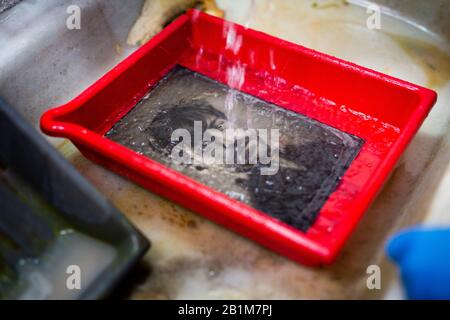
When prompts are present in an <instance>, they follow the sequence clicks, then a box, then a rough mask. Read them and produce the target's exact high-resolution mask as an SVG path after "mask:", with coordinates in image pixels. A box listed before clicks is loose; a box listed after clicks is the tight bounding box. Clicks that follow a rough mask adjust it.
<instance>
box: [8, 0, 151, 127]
mask: <svg viewBox="0 0 450 320" xmlns="http://www.w3.org/2000/svg"><path fill="white" fill-rule="evenodd" d="M142 3H143V1H142V0H129V1H127V2H126V5H124V2H123V1H121V0H77V1H73V0H40V1H33V0H22V1H21V2H20V3H18V4H17V5H15V6H14V7H12V8H11V9H9V10H7V11H5V12H3V13H2V14H0V46H1V48H2V49H1V50H0V96H3V97H4V98H5V99H7V100H8V101H9V102H10V103H11V104H12V105H14V106H16V107H17V108H19V110H20V111H21V112H22V113H23V114H24V115H25V116H26V118H27V119H28V120H29V121H30V122H31V123H33V124H34V125H36V126H37V125H38V122H39V117H40V115H41V114H42V112H43V111H44V110H47V109H49V108H50V107H51V106H56V105H59V104H62V103H64V102H66V101H68V100H69V99H71V98H73V97H75V96H76V95H77V94H78V93H79V92H81V91H82V90H83V89H85V88H86V87H87V86H88V85H89V84H91V83H92V82H93V81H94V80H96V79H98V78H99V77H100V76H101V75H102V74H104V73H105V71H106V70H108V69H110V68H112V67H113V66H114V65H115V64H116V63H117V62H119V61H120V60H122V59H123V58H124V57H125V56H127V55H128V54H129V53H131V52H132V51H133V50H135V48H133V47H129V46H127V45H126V41H125V40H126V37H127V34H128V32H129V30H130V28H131V26H132V25H133V23H134V21H135V20H136V19H137V17H138V15H139V12H140V10H141V7H142ZM74 4H75V5H77V6H79V7H80V9H81V29H80V30H77V29H74V30H69V28H67V25H66V21H67V19H68V18H69V17H70V13H67V9H68V7H69V6H70V5H74Z"/></svg>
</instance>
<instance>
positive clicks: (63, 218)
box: [0, 98, 149, 299]
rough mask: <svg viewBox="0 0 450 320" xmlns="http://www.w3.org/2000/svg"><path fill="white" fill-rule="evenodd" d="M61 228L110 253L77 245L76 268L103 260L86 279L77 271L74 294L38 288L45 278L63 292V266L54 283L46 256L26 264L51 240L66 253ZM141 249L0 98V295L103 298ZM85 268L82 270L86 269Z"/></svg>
mask: <svg viewBox="0 0 450 320" xmlns="http://www.w3.org/2000/svg"><path fill="white" fill-rule="evenodd" d="M6 176H8V177H9V178H7V179H6V178H5V177H6ZM10 177H14V179H15V180H10ZM10 181H15V182H14V183H13V184H14V186H12V187H11V182H10ZM18 181H19V182H18ZM16 182H17V183H18V185H19V187H18V186H17V183H16ZM43 208H44V209H43ZM68 232H73V234H77V235H82V236H83V238H82V239H92V243H95V244H97V243H98V244H100V243H101V245H102V246H104V247H105V248H106V247H108V248H111V252H113V253H114V254H112V255H111V257H110V259H108V260H103V261H101V259H102V254H100V255H96V254H95V251H92V252H91V255H90V256H89V257H90V259H88V258H86V257H87V256H86V254H85V253H84V252H83V251H82V248H88V249H89V250H90V249H93V248H89V246H86V243H84V244H83V245H84V247H83V246H79V248H78V250H81V251H80V252H78V253H77V255H75V256H76V257H78V258H80V257H83V259H84V260H83V261H78V262H82V265H83V266H84V264H86V265H88V264H92V263H97V262H102V263H104V265H102V267H101V268H99V269H98V270H97V269H96V270H97V272H96V274H95V275H93V274H90V275H89V277H87V278H83V276H84V271H86V270H83V269H81V270H80V271H81V274H80V275H81V286H82V287H81V288H80V290H79V291H78V292H77V291H75V292H71V293H70V294H68V295H66V294H64V295H61V296H58V295H56V296H55V294H51V293H48V292H47V295H46V293H45V290H44V289H45V288H43V287H45V286H46V285H48V284H49V283H50V285H51V286H53V287H52V290H53V291H51V292H52V293H55V292H56V291H61V290H63V291H62V292H64V293H67V292H66V291H64V290H68V288H67V287H66V288H59V287H56V286H59V285H66V284H67V282H66V281H64V280H65V278H66V277H67V278H68V277H69V276H70V275H71V269H67V274H65V273H66V269H64V274H63V273H62V272H60V274H59V275H58V276H63V277H62V278H60V280H61V279H62V280H63V281H62V282H61V284H56V283H54V284H52V283H51V279H53V278H54V277H56V276H55V275H52V272H57V270H54V268H56V265H59V266H60V267H61V266H62V264H61V263H63V262H61V261H59V260H57V259H58V257H56V258H55V257H53V258H51V257H50V256H49V257H50V258H49V259H47V260H45V261H44V260H42V261H41V263H44V262H45V264H46V265H47V267H46V268H44V269H45V270H47V271H45V270H44V269H39V268H38V269H39V270H40V271H39V272H36V270H35V269H36V268H35V266H34V265H33V263H36V264H38V263H39V261H40V259H43V258H42V256H43V255H45V254H48V250H49V248H53V246H54V247H55V248H57V246H56V245H55V243H56V241H58V239H65V240H64V241H61V242H60V243H62V244H63V246H62V247H60V248H59V249H58V250H59V252H60V253H59V254H60V255H62V256H65V257H70V256H72V257H74V256H73V255H71V252H70V250H71V249H70V248H71V246H70V245H69V244H68V242H67V239H68V238H61V237H63V234H67V233H68ZM76 239H79V238H76ZM70 241H72V240H70ZM70 241H69V242H70ZM74 243H75V244H76V242H74ZM87 243H89V244H90V243H91V242H87ZM77 245H78V244H77ZM102 246H99V247H98V248H97V249H99V248H103V247H102ZM148 248H149V241H148V240H147V239H145V238H144V237H143V235H142V234H141V233H140V232H139V231H137V230H136V229H135V228H134V227H133V226H132V225H131V224H130V222H129V221H128V220H127V219H126V218H125V217H124V216H123V215H122V214H121V213H120V212H119V211H118V210H117V209H115V208H114V207H113V206H112V205H111V204H110V203H109V202H108V201H107V200H106V199H105V197H103V196H102V195H101V194H100V193H99V192H98V191H97V190H95V189H94V188H93V187H92V186H91V185H90V184H89V183H88V182H87V181H86V180H85V179H84V178H83V177H82V176H81V175H80V174H79V173H78V172H77V171H76V170H75V169H74V168H73V167H72V166H71V165H70V164H69V162H68V161H66V160H65V159H64V158H63V157H62V156H61V155H60V154H59V153H58V152H57V151H56V150H54V149H53V148H52V146H51V145H50V144H49V143H47V142H46V141H45V139H44V138H43V137H41V135H40V134H39V133H38V132H37V131H36V130H35V129H33V128H32V127H31V126H30V125H29V124H28V123H27V122H26V121H25V120H24V119H23V118H22V116H21V115H20V114H19V113H18V112H17V111H16V110H15V109H14V108H12V107H11V106H10V105H8V104H7V103H6V102H5V101H4V100H2V99H1V98H0V289H1V290H0V298H3V299H18V298H24V299H28V298H30V299H46V298H51V299H53V298H54V299H59V298H67V297H68V296H70V295H73V298H76V299H97V298H102V297H105V295H106V294H108V293H109V292H110V290H111V289H112V288H113V287H114V286H115V285H116V284H117V283H118V281H119V280H120V279H121V278H122V277H123V276H124V275H125V274H126V273H127V272H128V271H129V270H130V268H131V267H132V266H133V265H134V264H135V263H136V262H137V261H138V260H139V259H140V258H141V257H142V255H143V254H144V253H145V252H146V251H147V249H148ZM89 250H88V251H89ZM52 259H53V260H52ZM86 260H90V261H86ZM96 260H98V261H96ZM106 261H107V262H106ZM67 264H68V265H67V267H69V264H70V265H72V264H75V265H76V264H77V261H76V259H75V261H69V260H68V261H67ZM24 265H28V266H27V268H28V269H25V270H24V269H21V268H24ZM89 268H91V267H89ZM92 270H94V269H92V268H91V269H89V270H87V271H86V274H89V272H91V271H92ZM60 271H61V270H60ZM21 273H23V274H25V276H26V277H27V281H24V279H23V275H22V274H21ZM30 279H31V280H30ZM49 279H50V281H49ZM55 279H56V278H55ZM28 280H30V281H28ZM41 280H42V281H43V282H42V281H41ZM46 282H49V283H46ZM71 289H72V290H78V289H77V288H75V289H74V288H73V287H71ZM36 290H37V291H36ZM69 299H72V298H69Z"/></svg>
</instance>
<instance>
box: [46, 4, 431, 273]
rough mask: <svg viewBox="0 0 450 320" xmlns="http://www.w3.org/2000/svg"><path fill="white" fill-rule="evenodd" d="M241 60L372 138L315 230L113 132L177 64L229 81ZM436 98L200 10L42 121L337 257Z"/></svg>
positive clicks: (320, 115)
mask: <svg viewBox="0 0 450 320" xmlns="http://www.w3.org/2000/svg"><path fill="white" fill-rule="evenodd" d="M232 26H234V27H235V28H236V33H237V39H239V38H240V37H242V40H243V41H242V45H241V46H240V48H239V47H238V49H239V50H237V52H233V50H231V49H227V45H226V39H225V37H224V30H226V29H227V28H230V27H232ZM233 63H235V64H236V63H238V64H241V65H245V66H246V67H247V68H246V73H245V81H244V83H243V85H242V87H241V88H240V90H241V91H243V92H246V93H249V94H251V95H254V96H256V97H259V98H261V99H263V100H266V101H269V102H271V103H274V104H277V105H279V106H281V107H284V108H287V109H290V110H293V111H295V112H299V113H302V114H305V115H307V116H309V117H310V118H313V119H316V120H318V121H320V122H323V123H325V124H328V125H330V126H333V127H336V128H338V129H340V130H342V131H345V132H348V133H350V134H354V135H356V136H358V137H361V138H362V139H364V140H365V144H364V146H363V148H362V150H361V152H360V153H359V155H358V156H357V158H356V159H355V160H354V161H353V162H352V164H351V166H350V167H349V169H348V170H347V172H346V174H345V175H344V177H343V178H342V181H341V183H340V185H339V186H338V188H337V189H336V190H335V192H333V193H332V194H331V196H330V197H329V198H328V200H327V202H326V203H325V205H324V206H323V208H322V210H321V211H320V213H319V216H318V218H317V220H316V221H315V223H314V224H313V226H312V227H311V228H310V229H309V230H308V231H307V232H306V233H304V232H301V231H299V230H297V229H294V228H292V227H290V226H288V225H286V224H283V223H282V222H279V221H278V220H275V219H273V218H271V217H270V216H269V215H267V214H264V213H262V212H260V211H257V210H255V209H253V208H251V207H249V206H247V205H245V204H243V203H240V202H238V201H236V200H233V199H231V198H228V197H227V196H225V195H224V194H221V193H219V192H216V191H214V190H212V189H210V188H208V187H206V186H204V185H202V184H200V183H198V182H196V181H194V180H192V179H190V178H188V177H186V176H184V175H182V174H180V173H177V172H175V171H174V170H171V169H169V168H167V167H164V166H162V165H161V164H159V163H157V162H155V161H152V160H151V159H148V158H146V157H144V156H141V155H139V154H137V153H135V152H134V151H132V150H130V149H127V148H125V147H123V146H121V145H119V144H117V143H114V142H112V141H110V140H108V139H107V138H105V137H104V134H105V133H106V132H107V131H108V130H109V129H110V128H111V127H112V126H113V125H114V124H115V123H116V122H117V121H118V120H119V119H121V118H122V117H123V116H124V115H125V114H126V113H127V112H128V111H129V110H130V109H131V108H133V107H134V106H135V105H136V103H137V102H138V101H140V99H141V98H142V97H143V96H144V95H145V94H146V93H147V92H148V90H149V89H151V87H152V86H154V85H155V84H156V83H157V82H158V81H159V80H160V79H161V78H162V77H163V76H164V75H165V74H166V73H167V72H168V71H169V70H170V69H172V68H173V67H174V66H175V65H177V64H178V65H181V66H184V67H187V68H189V69H191V70H193V71H196V72H199V73H202V74H204V75H206V76H208V77H210V78H212V79H215V80H217V81H220V82H226V80H227V67H226V66H229V65H230V64H233ZM305 89H307V91H306V90H305ZM435 101H436V93H435V92H433V91H431V90H428V89H425V88H422V87H419V86H417V85H414V84H411V83H407V82H405V81H401V80H398V79H395V78H392V77H389V76H387V75H383V74H381V73H378V72H375V71H372V70H369V69H366V68H363V67H360V66H357V65H354V64H352V63H349V62H345V61H342V60H339V59H337V58H335V57H331V56H328V55H325V54H322V53H319V52H316V51H313V50H310V49H307V48H304V47H301V46H298V45H295V44H292V43H289V42H286V41H283V40H280V39H277V38H274V37H271V36H269V35H267V34H264V33H261V32H257V31H254V30H251V29H246V28H244V27H242V26H239V25H232V24H230V23H229V22H226V21H224V20H221V19H218V18H215V17H212V16H209V15H206V14H204V13H200V12H198V11H195V10H192V11H189V12H188V13H187V14H185V15H183V16H181V17H179V18H178V19H177V20H175V21H174V22H173V23H172V24H170V25H169V26H168V27H167V28H165V29H164V30H163V31H162V32H161V33H160V34H158V35H157V36H155V37H154V38H153V39H152V40H151V41H149V42H148V43H147V44H146V45H144V46H143V47H142V48H140V49H139V50H137V51H136V52H135V53H134V54H133V55H131V56H130V57H129V58H127V59H126V60H125V61H123V62H122V63H120V64H119V65H118V66H116V67H115V68H114V69H113V70H111V71H110V72H109V73H107V74H106V75H105V76H104V77H103V78H101V79H100V80H99V81H97V82H96V83H95V84H94V85H92V86H91V87H90V88H88V89H87V90H86V91H85V92H83V93H82V94H81V95H80V96H78V97H77V98H75V99H74V100H73V101H71V102H69V103H67V104H66V105H64V106H62V107H59V108H56V109H52V110H50V111H48V112H46V113H45V114H44V115H43V117H42V119H41V127H42V130H43V131H44V132H45V133H47V134H49V135H53V136H59V137H66V138H69V139H70V140H72V141H73V142H74V143H75V145H76V146H77V147H78V148H79V149H80V151H81V152H82V153H83V154H84V155H85V156H86V157H87V158H89V159H92V160H93V161H95V162H98V163H100V164H102V165H104V166H105V167H108V168H110V169H111V170H113V171H115V172H117V173H119V174H121V175H123V176H125V177H127V178H129V179H131V180H134V181H135V182H137V183H138V184H140V185H142V186H144V187H145V188H148V189H149V190H151V191H153V192H155V193H157V194H160V195H162V196H165V197H167V198H168V199H171V200H173V201H175V202H177V203H179V204H181V205H183V206H185V207H187V208H189V209H192V210H194V211H196V212H199V213H201V214H203V215H204V216H206V217H208V218H209V219H211V220H214V221H216V222H217V223H220V224H222V225H224V226H226V227H228V228H230V229H232V230H234V231H236V232H238V233H240V234H242V235H244V236H246V237H248V238H251V239H254V240H255V241H257V242H259V243H261V244H263V245H264V246H267V247H268V248H271V249H273V250H274V251H276V252H278V253H280V254H283V255H285V256H287V257H289V258H291V259H294V260H296V261H298V262H301V263H303V264H307V265H321V264H329V263H331V262H333V261H334V259H335V258H336V256H337V254H338V253H339V251H340V249H341V248H342V247H343V245H344V243H345V241H346V240H347V238H348V237H349V236H350V234H351V232H352V231H353V230H354V228H355V227H356V225H357V223H358V222H359V220H360V219H361V216H362V215H363V213H364V212H365V210H366V209H367V208H368V206H369V205H370V203H371V201H372V200H373V199H374V197H375V196H376V194H377V193H378V192H379V191H380V188H381V187H382V185H383V183H384V182H385V181H386V179H387V178H388V176H389V173H390V172H391V171H392V170H393V168H394V166H395V163H396V162H397V160H398V159H399V157H400V155H401V154H402V152H403V151H404V150H405V148H406V146H407V145H408V143H409V142H410V140H411V139H412V138H413V136H414V135H415V133H416V132H417V130H418V129H419V127H420V125H421V124H422V122H423V120H424V119H425V117H426V116H427V114H428V112H429V111H430V109H431V107H432V106H433V104H434V103H435Z"/></svg>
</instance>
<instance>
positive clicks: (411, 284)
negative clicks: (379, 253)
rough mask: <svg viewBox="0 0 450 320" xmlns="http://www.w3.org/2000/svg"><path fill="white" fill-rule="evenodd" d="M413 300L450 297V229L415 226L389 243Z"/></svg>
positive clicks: (391, 256) (389, 252)
mask: <svg viewBox="0 0 450 320" xmlns="http://www.w3.org/2000/svg"><path fill="white" fill-rule="evenodd" d="M387 253H388V256H389V257H390V259H391V260H392V261H394V262H395V263H397V265H398V266H399V269H400V273H401V278H402V280H403V285H404V287H405V290H406V293H407V296H408V298H409V299H427V300H428V299H450V229H445V230H444V229H433V230H425V229H412V230H409V231H405V232H402V233H400V234H398V235H397V236H395V237H394V238H393V239H392V240H391V241H390V242H389V243H388V246H387Z"/></svg>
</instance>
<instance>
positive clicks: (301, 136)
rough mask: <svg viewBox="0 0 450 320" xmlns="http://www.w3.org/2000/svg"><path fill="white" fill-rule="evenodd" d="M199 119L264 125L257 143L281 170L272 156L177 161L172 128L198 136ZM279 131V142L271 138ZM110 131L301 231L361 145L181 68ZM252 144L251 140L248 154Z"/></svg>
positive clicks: (218, 125)
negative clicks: (272, 170)
mask: <svg viewBox="0 0 450 320" xmlns="http://www.w3.org/2000/svg"><path fill="white" fill-rule="evenodd" d="M230 97H232V99H233V105H232V108H233V109H232V112H231V113H230V110H229V101H228V99H230ZM249 119H251V121H249ZM195 121H201V122H202V128H201V130H202V133H205V131H206V130H208V129H216V130H219V131H221V132H224V131H226V129H227V128H235V129H243V130H247V129H267V130H268V135H267V137H265V138H261V137H259V143H261V145H260V147H261V148H263V149H266V150H267V151H268V153H267V155H268V156H269V158H270V157H271V156H274V155H275V153H276V151H277V152H278V153H279V163H278V171H276V173H275V174H273V175H264V174H262V172H263V169H264V168H267V167H268V166H271V165H272V164H273V162H274V161H275V159H274V158H273V159H272V160H273V161H272V162H271V163H270V164H267V163H266V164H261V163H259V162H258V163H257V164H251V163H249V161H247V162H246V163H245V164H236V161H235V162H234V164H230V163H228V162H227V163H226V164H220V163H219V164H217V163H213V164H208V165H205V164H204V163H202V164H198V163H195V162H194V163H192V164H189V163H182V164H181V163H179V162H178V161H174V159H173V154H172V151H173V149H174V147H175V146H176V144H177V143H178V142H179V141H172V140H171V135H172V133H173V132H174V131H175V130H177V129H180V128H182V129H186V130H187V131H188V132H189V133H190V134H191V136H194V135H195V126H194V122H195ZM274 129H276V130H278V133H279V141H277V142H278V144H279V145H278V146H274V145H273V144H272V135H273V134H274V133H273V132H274V131H273V130H274ZM106 136H107V137H108V138H109V139H112V140H113V141H116V142H118V143H120V144H122V145H124V146H126V147H128V148H130V149H132V150H134V151H136V152H138V153H140V154H142V155H145V156H147V157H149V158H151V159H154V160H156V161H158V162H160V163H162V164H163V165H165V166H167V167H170V168H172V169H175V170H176V171H179V172H181V173H183V174H185V175H187V176H189V177H191V178H193V179H194V180H196V181H199V182H201V183H203V184H205V185H207V186H209V187H211V188H213V189H215V190H217V191H220V192H222V193H225V194H226V195H228V196H230V197H231V198H234V199H237V200H239V201H242V202H244V203H246V204H249V205H250V206H253V207H254V208H256V209H258V210H261V211H263V212H265V213H267V214H269V215H271V216H273V217H275V218H277V219H279V220H281V221H283V222H285V223H288V224H290V225H292V226H294V227H295V228H298V229H300V230H307V229H308V228H309V227H310V226H311V224H312V223H313V222H314V220H315V218H316V216H317V214H318V212H319V211H320V209H321V207H322V206H323V204H324V203H325V201H326V200H327V198H328V196H329V195H330V194H331V193H332V192H333V191H334V189H335V188H336V186H337V185H338V183H339V180H340V178H341V177H342V175H343V174H344V173H345V171H346V169H347V167H348V166H349V164H350V163H351V161H352V160H353V159H354V158H355V156H356V155H357V154H358V152H359V150H360V148H361V146H362V144H363V142H362V140H361V139H359V138H356V137H354V136H351V135H349V134H347V133H344V132H341V131H339V130H337V129H335V128H332V127H329V126H327V125H325V124H322V123H319V122H317V121H314V120H312V119H309V118H307V117H305V116H303V115H300V114H298V113H294V112H292V111H289V110H286V109H283V108H280V107H278V106H276V105H273V104H270V103H268V102H265V101H263V100H260V99H258V98H255V97H253V96H250V95H248V94H244V93H243V92H240V91H238V90H235V89H231V88H230V87H228V86H226V85H223V84H220V83H218V82H216V81H214V80H211V79H209V78H207V77H204V76H202V75H200V74H198V73H195V72H192V71H190V70H188V69H185V68H181V67H176V68H175V69H174V70H173V71H172V72H170V73H169V74H168V75H167V76H166V77H165V78H164V79H163V80H161V81H160V83H159V84H158V85H157V86H156V87H155V88H153V89H152V90H151V91H150V93H149V94H148V95H147V96H146V98H145V99H143V100H142V101H141V102H140V103H139V104H138V105H137V106H136V107H135V108H134V109H133V110H132V111H130V112H129V113H128V114H127V115H126V116H125V117H124V118H123V119H122V120H121V121H119V122H118V123H117V124H116V125H115V126H114V127H113V128H112V129H111V130H110V131H109V132H108V133H107V134H106ZM234 147H235V146H234V144H233V148H234ZM275 147H278V148H276V150H275ZM201 148H204V150H205V148H206V146H205V145H203V146H201ZM249 149H250V142H246V149H245V150H246V151H245V152H246V154H245V155H244V156H245V157H246V159H247V160H248V157H249V154H248V153H249ZM204 150H203V151H204ZM192 154H196V153H195V152H191V155H192ZM236 160H237V157H236ZM224 163H225V161H224Z"/></svg>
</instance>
